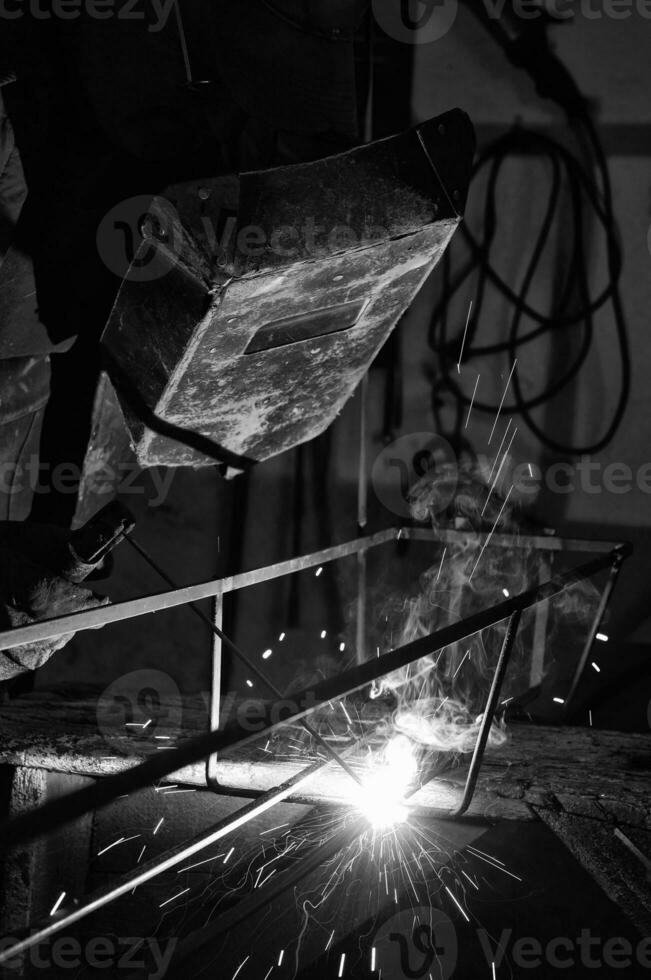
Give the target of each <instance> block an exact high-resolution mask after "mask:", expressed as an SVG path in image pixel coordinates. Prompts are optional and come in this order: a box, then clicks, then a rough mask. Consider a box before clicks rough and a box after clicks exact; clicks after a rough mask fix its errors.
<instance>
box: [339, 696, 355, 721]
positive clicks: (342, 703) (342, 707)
mask: <svg viewBox="0 0 651 980" xmlns="http://www.w3.org/2000/svg"><path fill="white" fill-rule="evenodd" d="M339 704H340V705H341V710H342V711H343V713H344V714H345V715H346V718H347V719H348V724H349V725H352V723H353V719H352V718H351V717H350V715H349V714H348V712H347V710H346V705H345V704H344V702H343V701H340V702H339Z"/></svg>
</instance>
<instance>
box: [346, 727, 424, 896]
mask: <svg viewBox="0 0 651 980" xmlns="http://www.w3.org/2000/svg"><path fill="white" fill-rule="evenodd" d="M382 755H383V758H382V761H381V763H380V765H379V766H378V767H377V768H376V769H374V770H373V771H372V772H370V773H369V774H368V775H367V776H366V777H365V778H363V779H362V784H361V787H357V786H355V787H351V791H352V792H353V794H354V801H355V803H356V805H357V807H358V809H360V810H361V811H362V813H363V814H364V815H365V816H366V817H367V819H368V820H369V822H370V823H371V825H372V826H373V827H376V828H382V827H390V826H393V825H394V824H398V823H402V822H403V821H404V820H405V819H406V817H407V810H406V807H405V805H404V802H403V801H404V796H405V793H406V792H407V789H408V788H409V785H410V783H411V782H412V781H413V779H414V777H415V775H416V770H417V765H416V758H415V756H414V753H413V749H412V746H411V742H410V741H409V739H408V738H407V737H406V736H405V735H396V736H395V737H394V738H392V739H391V741H390V742H389V743H388V744H387V746H386V747H385V749H384V752H383V753H382ZM385 878H386V865H385ZM386 892H387V895H388V894H389V886H388V882H386Z"/></svg>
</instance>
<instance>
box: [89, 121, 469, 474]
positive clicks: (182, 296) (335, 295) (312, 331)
mask: <svg viewBox="0 0 651 980" xmlns="http://www.w3.org/2000/svg"><path fill="white" fill-rule="evenodd" d="M473 149H474V140H473V133H472V127H471V125H470V123H469V121H468V119H467V117H466V116H465V114H464V113H462V112H461V111H459V110H454V111H453V112H450V113H446V114H445V115H444V116H442V117H439V118H438V119H436V120H431V121H430V122H428V123H425V124H423V125H421V126H420V127H418V128H417V129H413V130H409V131H408V132H406V133H403V134H401V135H399V136H396V137H391V138H390V139H387V140H382V141H379V142H378V143H374V144H369V145H367V146H363V147H359V148H357V149H355V150H351V151H349V152H348V153H345V154H342V155H340V156H335V157H331V158H328V159H327V160H321V161H317V162H315V163H310V164H301V165H298V166H293V167H285V168H278V169H276V170H271V171H263V172H258V173H251V174H243V175H241V177H240V180H239V187H238V186H236V184H235V183H234V182H233V179H232V178H231V179H230V181H225V180H223V179H222V180H218V181H213V182H209V181H208V182H202V183H201V184H200V183H199V182H195V183H194V184H192V185H184V186H183V187H182V188H181V187H179V188H175V189H170V191H169V193H167V194H166V195H165V200H163V202H162V205H161V209H162V210H161V213H160V214H159V215H158V217H157V218H155V220H154V225H155V228H154V231H153V233H152V235H151V237H150V238H149V239H147V240H146V241H145V243H143V246H142V249H145V250H149V256H151V255H152V254H153V252H152V250H154V252H155V255H154V260H155V262H157V263H159V269H160V272H161V274H159V275H158V276H157V277H156V278H153V279H149V280H146V281H136V279H138V278H139V277H138V276H136V277H132V276H127V279H126V280H125V282H124V283H123V286H122V289H121V291H120V294H119V296H118V299H117V301H116V305H115V307H114V309H113V312H112V314H111V317H110V319H109V323H108V325H107V327H106V330H105V333H104V337H103V343H104V347H105V349H106V351H107V352H108V354H109V356H110V361H109V370H110V372H111V374H112V378H113V381H114V382H115V383H116V388H117V390H118V394H119V398H120V402H121V405H122V410H123V411H124V415H125V418H126V420H127V424H128V427H129V431H130V435H131V439H132V442H133V446H134V449H135V452H136V455H137V457H138V461H139V463H140V465H142V466H152V465H188V464H190V465H201V464H205V463H207V462H214V459H215V457H214V456H213V458H212V459H210V458H209V457H207V456H206V455H205V453H204V452H203V451H202V450H201V446H198V445H197V444H196V443H194V444H192V443H190V444H188V443H184V441H183V440H182V439H180V440H179V439H177V438H170V432H165V431H161V430H160V428H158V427H157V426H156V425H154V423H153V422H152V417H153V416H155V419H156V420H161V421H162V422H163V423H165V424H167V425H168V426H177V427H178V428H179V430H181V429H184V430H190V431H191V432H192V433H197V434H199V435H201V436H203V437H207V438H208V439H210V440H211V441H212V442H213V443H214V444H215V449H216V450H217V454H218V451H219V450H220V449H221V450H223V451H224V453H225V454H226V455H228V454H231V455H232V456H233V457H234V459H235V468H237V461H238V460H239V459H241V460H242V463H243V465H246V463H247V462H254V461H260V460H264V459H267V458H269V457H271V456H273V455H275V454H277V453H280V452H283V451H284V450H287V449H289V448H291V447H292V446H295V445H297V444H299V443H301V442H304V441H306V440H308V439H311V438H313V437H315V436H316V435H318V434H319V433H320V432H322V431H323V430H324V429H325V428H327V427H328V426H329V425H330V424H331V422H332V421H333V420H334V418H335V417H336V415H337V414H338V413H339V412H340V411H341V409H342V407H343V405H344V404H345V402H346V400H347V399H348V398H349V397H350V396H351V395H352V393H353V392H354V390H355V388H356V387H357V385H358V383H359V381H360V379H361V378H362V377H363V375H364V373H365V372H366V371H367V369H368V367H369V366H370V364H371V362H372V360H373V359H374V357H375V355H376V354H377V352H378V351H379V349H380V348H381V347H382V345H383V344H384V342H385V341H386V339H387V337H388V336H389V334H390V333H391V331H392V329H393V328H394V326H395V325H396V323H397V322H398V320H399V319H400V317H401V315H402V314H403V313H404V311H405V310H406V309H407V308H408V306H409V305H410V303H411V301H412V300H413V298H414V296H415V295H416V293H417V292H418V290H419V289H420V287H421V286H422V284H423V282H424V281H425V279H426V278H427V276H428V275H429V274H430V272H431V271H432V269H433V268H434V266H435V265H436V263H437V262H438V260H439V258H440V257H441V255H442V254H443V252H444V250H445V248H446V246H447V244H448V242H449V240H450V238H451V236H452V234H453V233H454V231H455V229H456V227H457V225H458V223H459V221H460V211H461V209H462V208H463V205H464V203H465V197H466V194H467V187H468V180H469V173H470V166H471V163H472V155H473ZM235 215H236V217H235ZM157 221H158V224H157ZM161 228H162V229H163V231H162V233H160V234H159V233H158V232H160V229H161ZM247 229H248V231H247ZM247 235H248V238H247V237H246V236H247ZM138 259H139V256H136V260H138ZM140 260H142V255H140ZM140 278H142V277H140ZM288 318H290V319H289V321H288ZM338 318H339V322H340V326H338V325H337V324H338ZM324 324H325V326H324ZM261 338H262V339H261ZM274 344H275V345H276V346H274ZM134 392H136V393H137V395H136V396H134ZM138 398H139V399H141V400H142V402H143V403H144V406H145V410H143V406H142V405H141V406H140V409H139V407H138V404H137V401H138ZM147 412H149V413H151V414H150V415H149V416H147ZM147 420H148V424H146V422H147ZM154 428H156V429H157V431H154ZM229 461H231V460H229ZM231 462H232V461H231Z"/></svg>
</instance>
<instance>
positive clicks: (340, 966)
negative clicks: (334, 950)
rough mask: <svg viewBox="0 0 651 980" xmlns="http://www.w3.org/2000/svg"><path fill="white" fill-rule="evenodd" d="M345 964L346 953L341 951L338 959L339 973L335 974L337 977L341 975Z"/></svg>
mask: <svg viewBox="0 0 651 980" xmlns="http://www.w3.org/2000/svg"><path fill="white" fill-rule="evenodd" d="M345 965H346V954H345V953H342V954H341V959H340V960H339V973H338V974H337V976H338V977H343V975H344V966H345Z"/></svg>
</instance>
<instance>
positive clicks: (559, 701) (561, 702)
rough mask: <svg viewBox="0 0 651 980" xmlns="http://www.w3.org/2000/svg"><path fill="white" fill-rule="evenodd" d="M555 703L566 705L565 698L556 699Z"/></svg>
mask: <svg viewBox="0 0 651 980" xmlns="http://www.w3.org/2000/svg"><path fill="white" fill-rule="evenodd" d="M554 701H555V702H556V704H565V699H564V698H554Z"/></svg>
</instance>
